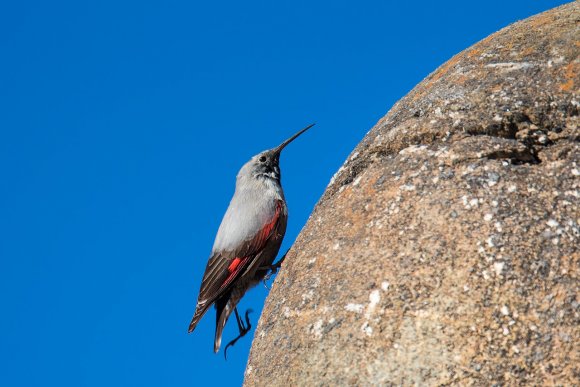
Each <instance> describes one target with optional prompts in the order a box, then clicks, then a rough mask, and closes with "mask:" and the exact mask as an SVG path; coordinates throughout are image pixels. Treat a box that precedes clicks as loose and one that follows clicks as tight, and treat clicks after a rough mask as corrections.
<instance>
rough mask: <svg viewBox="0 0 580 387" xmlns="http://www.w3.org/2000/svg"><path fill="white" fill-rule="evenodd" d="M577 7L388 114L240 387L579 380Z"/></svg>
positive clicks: (266, 328) (274, 303)
mask: <svg viewBox="0 0 580 387" xmlns="http://www.w3.org/2000/svg"><path fill="white" fill-rule="evenodd" d="M579 25H580V3H578V2H573V3H570V4H567V5H564V6H562V7H558V8H556V9H553V10H551V11H548V12H545V13H542V14H540V15H537V16H534V17H531V18H529V19H526V20H524V21H522V22H518V23H515V24H513V25H511V26H509V27H507V28H505V29H503V30H501V31H499V32H497V33H495V34H493V35H491V36H490V37H488V38H486V39H484V40H483V41H481V42H479V43H477V44H476V45H474V46H473V47H471V48H469V49H467V50H465V51H463V52H461V53H460V54H458V55H456V56H455V57H453V58H452V59H451V60H449V61H448V62H447V63H445V64H444V65H443V66H441V67H440V68H439V69H437V70H436V71H435V72H434V73H433V74H431V75H430V76H429V77H427V78H426V79H425V80H424V81H423V82H421V83H420V84H419V85H417V86H416V87H415V88H414V89H413V90H412V91H411V92H410V93H409V94H408V95H407V96H406V97H404V98H403V99H402V100H401V101H399V102H398V103H397V104H395V106H394V107H393V108H392V109H391V111H390V112H389V113H388V114H387V115H386V116H385V117H384V118H383V119H381V120H380V121H379V122H378V123H377V125H376V126H375V127H374V128H373V129H372V130H371V131H370V132H369V133H368V134H367V135H366V137H365V138H364V139H363V140H362V141H361V143H360V144H359V145H358V146H357V147H356V149H355V150H354V151H353V153H352V155H351V157H349V158H348V159H347V161H346V162H345V164H344V165H343V167H341V169H340V170H339V172H338V173H337V174H336V175H335V177H334V178H333V180H332V182H331V184H330V185H329V187H328V188H327V190H326V192H325V194H324V195H323V197H322V199H321V200H320V202H319V203H318V204H317V206H316V208H315V210H314V213H313V215H312V216H311V218H310V220H309V221H308V223H307V225H306V226H305V228H304V230H303V231H302V232H301V234H300V235H299V237H298V239H297V241H296V243H295V245H294V247H293V249H292V250H291V252H290V253H289V254H288V258H287V259H286V261H285V264H284V266H283V268H282V270H281V272H280V274H279V277H278V278H277V279H276V281H275V284H274V286H273V288H272V291H271V293H270V295H269V296H268V299H267V301H266V305H265V308H264V312H263V314H262V317H261V319H260V322H259V325H258V327H257V331H256V335H255V338H254V342H253V346H252V350H251V354H250V359H249V362H248V367H247V370H246V376H245V384H246V385H249V386H254V385H264V386H266V385H268V386H270V385H284V384H286V385H309V386H310V385H390V384H396V385H399V384H402V385H407V384H419V385H440V384H462V385H474V384H494V383H499V384H521V383H532V384H537V385H543V384H560V385H573V384H578V383H579V378H580V350H579V348H578V344H577V343H578V342H580V309H579V304H578V284H579V282H578V270H579V258H580V252H579V247H578V246H579V245H580V210H579V203H580V141H579V140H580V130H579V128H578V125H579V121H580V119H579V115H578V113H579V108H580V102H579V99H578V89H579V85H580V59H579V57H580V55H579V54H580V42H579V39H578V38H579V31H580V30H579V27H578V26H579Z"/></svg>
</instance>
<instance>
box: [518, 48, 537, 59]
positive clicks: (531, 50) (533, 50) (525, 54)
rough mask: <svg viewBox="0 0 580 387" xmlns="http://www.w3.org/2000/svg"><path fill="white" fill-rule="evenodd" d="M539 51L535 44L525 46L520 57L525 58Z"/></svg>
mask: <svg viewBox="0 0 580 387" xmlns="http://www.w3.org/2000/svg"><path fill="white" fill-rule="evenodd" d="M536 52H537V48H536V47H534V46H530V47H527V48H525V49H524V50H522V52H521V53H520V55H519V56H520V58H522V59H525V58H526V57H528V56H531V55H532V54H535V53H536Z"/></svg>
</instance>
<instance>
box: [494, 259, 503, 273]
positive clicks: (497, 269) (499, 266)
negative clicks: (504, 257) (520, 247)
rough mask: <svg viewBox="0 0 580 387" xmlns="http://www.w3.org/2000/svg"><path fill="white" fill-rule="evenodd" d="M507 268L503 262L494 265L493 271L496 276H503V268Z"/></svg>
mask: <svg viewBox="0 0 580 387" xmlns="http://www.w3.org/2000/svg"><path fill="white" fill-rule="evenodd" d="M504 266H505V263H503V262H495V263H494V264H493V271H494V272H495V275H498V276H499V275H501V273H502V272H503V268H504Z"/></svg>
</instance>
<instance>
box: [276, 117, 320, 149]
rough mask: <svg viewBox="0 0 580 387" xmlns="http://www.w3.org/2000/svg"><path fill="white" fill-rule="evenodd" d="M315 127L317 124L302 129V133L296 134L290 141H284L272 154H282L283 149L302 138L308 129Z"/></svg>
mask: <svg viewBox="0 0 580 387" xmlns="http://www.w3.org/2000/svg"><path fill="white" fill-rule="evenodd" d="M314 125H316V123H314V124H310V125H308V126H307V127H305V128H304V129H302V130H301V131H299V132H298V133H296V134H295V135H294V136H292V137H290V138H289V139H288V140H286V141H284V142H283V143H282V144H280V145H278V146H277V147H276V148H274V149H272V152H273V153H274V154H280V152H282V149H284V148H285V147H286V145H288V144H290V143H291V142H292V141H294V140H295V139H296V137H298V136H300V135H301V134H302V133H304V132H306V131H307V130H308V129H310V128H312V127H313V126H314Z"/></svg>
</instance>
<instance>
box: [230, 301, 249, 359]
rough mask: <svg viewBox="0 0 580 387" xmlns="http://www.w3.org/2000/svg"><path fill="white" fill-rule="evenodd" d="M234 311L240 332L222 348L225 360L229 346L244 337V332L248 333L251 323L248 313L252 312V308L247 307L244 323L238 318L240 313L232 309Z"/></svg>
mask: <svg viewBox="0 0 580 387" xmlns="http://www.w3.org/2000/svg"><path fill="white" fill-rule="evenodd" d="M234 310H235V312H236V320H237V321H238V329H239V330H240V334H239V335H238V337H236V338H235V339H233V340H232V341H230V342H229V343H228V344H227V345H226V347H225V348H224V358H225V359H226V360H228V348H229V347H233V346H234V344H236V342H237V341H238V340H239V339H241V338H242V337H244V336H245V335H246V333H248V332H249V331H250V330H251V329H252V324H251V323H250V316H249V314H250V313H252V312H253V310H252V309H248V310H246V314H245V319H246V323H245V324H244V321H243V320H242V319H241V318H240V315H239V314H238V309H237V308H236V309H234Z"/></svg>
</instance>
